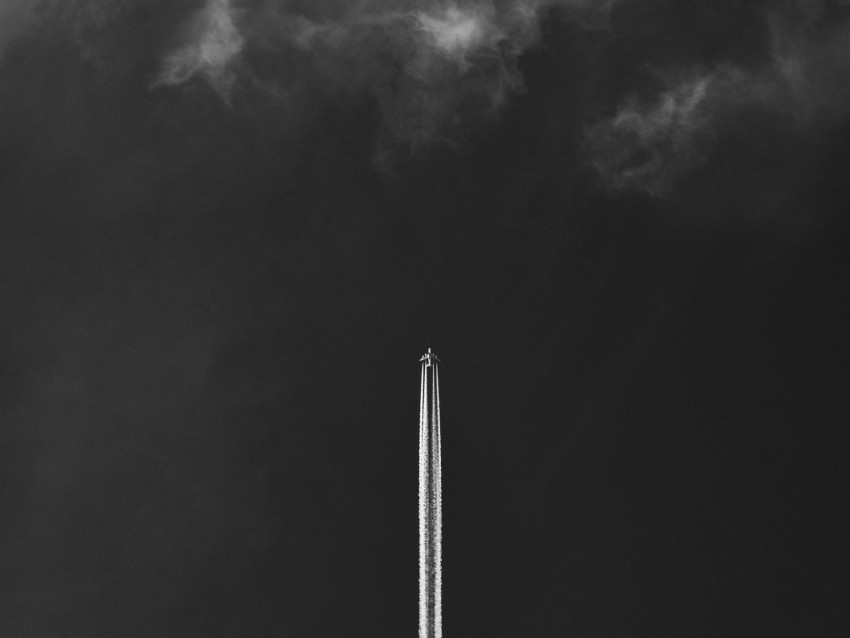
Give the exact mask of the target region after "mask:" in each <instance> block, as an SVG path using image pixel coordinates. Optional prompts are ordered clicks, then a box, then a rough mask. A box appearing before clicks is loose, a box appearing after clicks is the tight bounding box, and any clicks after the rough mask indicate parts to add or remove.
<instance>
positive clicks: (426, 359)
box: [419, 348, 440, 368]
mask: <svg viewBox="0 0 850 638" xmlns="http://www.w3.org/2000/svg"><path fill="white" fill-rule="evenodd" d="M419 360H420V361H424V362H425V367H426V368H429V367H431V363H432V362H434V361H439V360H440V359H439V358H437V355H435V354H434V353H433V352H431V348H428V352H427V353H426V354H423V355H422V358H421V359H419Z"/></svg>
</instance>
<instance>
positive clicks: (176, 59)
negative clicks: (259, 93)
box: [153, 0, 245, 99]
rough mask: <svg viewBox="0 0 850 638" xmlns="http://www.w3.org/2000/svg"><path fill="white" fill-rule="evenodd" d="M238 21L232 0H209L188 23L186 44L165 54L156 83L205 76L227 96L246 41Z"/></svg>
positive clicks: (155, 84)
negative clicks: (234, 66)
mask: <svg viewBox="0 0 850 638" xmlns="http://www.w3.org/2000/svg"><path fill="white" fill-rule="evenodd" d="M236 21H237V16H236V11H235V9H234V8H233V5H232V3H231V0H207V3H206V5H205V6H204V8H203V9H201V11H199V12H198V13H197V15H195V16H194V17H193V18H192V20H191V22H190V24H189V25H188V27H187V36H186V38H185V42H184V43H183V45H182V46H181V47H180V48H178V49H177V50H175V51H173V52H171V53H169V54H168V55H167V56H166V58H165V60H164V63H163V66H162V70H161V72H160V74H159V75H158V77H157V79H156V80H155V81H154V83H153V86H162V85H175V84H182V83H183V82H186V81H187V80H189V79H190V78H192V77H195V76H202V77H204V78H206V79H207V81H209V83H210V84H211V85H212V86H213V87H214V88H215V89H216V91H218V93H219V94H220V95H221V96H222V97H223V98H225V99H228V98H229V95H230V89H231V87H232V85H233V81H234V77H235V72H234V69H233V62H234V60H235V58H236V56H238V55H239V53H240V51H241V50H242V47H243V45H244V44H245V40H244V38H243V37H242V34H241V33H240V32H239V29H238V28H237V26H236Z"/></svg>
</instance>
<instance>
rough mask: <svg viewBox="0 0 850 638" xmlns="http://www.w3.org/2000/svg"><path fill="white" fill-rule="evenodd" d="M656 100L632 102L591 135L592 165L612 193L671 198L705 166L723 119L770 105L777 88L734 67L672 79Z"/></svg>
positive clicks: (594, 128) (591, 130)
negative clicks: (677, 185)
mask: <svg viewBox="0 0 850 638" xmlns="http://www.w3.org/2000/svg"><path fill="white" fill-rule="evenodd" d="M666 84H667V86H668V88H667V89H666V90H664V91H663V92H662V93H661V94H660V95H659V96H658V97H657V98H656V99H655V100H653V101H649V102H641V101H639V100H638V99H637V98H634V97H632V98H630V99H628V100H627V101H626V102H625V103H624V104H622V105H621V106H620V107H619V108H618V110H617V112H616V114H615V115H614V116H613V117H612V118H610V119H608V120H603V121H601V122H598V123H596V124H594V125H592V126H590V127H588V128H587V130H586V133H585V134H586V143H587V146H588V150H589V153H590V158H591V160H590V161H591V163H592V164H593V166H594V167H595V168H596V169H597V171H598V172H599V174H600V176H601V177H602V179H603V181H604V182H605V183H606V184H607V185H608V186H609V187H611V188H615V189H621V188H635V189H640V190H644V191H646V192H648V193H649V194H651V195H654V196H663V195H665V194H666V193H667V192H668V190H669V188H670V187H671V185H672V183H673V182H674V181H675V180H676V179H677V178H678V177H680V176H681V175H683V174H684V173H686V172H688V171H689V170H692V169H695V168H698V167H700V166H702V165H703V164H704V163H705V162H706V160H707V158H708V155H709V153H710V152H711V149H712V141H713V138H714V135H715V127H716V125H717V122H718V120H719V119H720V118H721V116H722V115H723V113H728V112H729V110H730V109H733V108H735V107H737V106H740V105H742V104H747V103H754V102H757V101H760V102H764V101H767V100H769V99H771V97H772V93H773V87H771V86H770V85H769V84H765V83H762V82H760V81H757V80H755V79H754V78H752V77H751V76H750V75H748V74H747V73H745V72H743V71H741V70H740V69H736V68H734V67H722V68H720V69H717V70H715V71H712V72H707V73H690V74H687V75H686V76H685V77H681V78H677V79H676V80H672V79H668V80H667V82H666Z"/></svg>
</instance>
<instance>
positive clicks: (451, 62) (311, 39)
mask: <svg viewBox="0 0 850 638" xmlns="http://www.w3.org/2000/svg"><path fill="white" fill-rule="evenodd" d="M612 4H613V1H612V0H511V1H508V2H497V1H495V0H454V1H451V0H448V1H447V0H426V1H420V2H410V1H404V0H399V1H398V2H388V1H386V0H364V1H361V2H340V1H339V0H332V1H329V0H318V1H317V2H314V3H311V4H310V5H309V6H308V7H307V8H306V9H305V8H301V7H300V5H298V6H296V5H295V4H294V3H292V2H288V1H285V0H284V1H279V2H273V1H266V2H256V3H253V4H249V5H245V7H244V11H245V13H244V16H243V19H242V20H237V19H236V16H235V15H234V9H233V8H232V6H231V5H230V3H229V2H227V1H226V0H209V2H208V3H207V6H206V7H205V8H204V9H203V11H201V12H200V13H199V14H198V15H197V16H196V17H195V18H194V20H193V22H192V27H191V29H190V30H189V32H188V35H187V37H186V38H185V41H184V42H183V43H182V44H181V45H180V46H179V47H178V48H176V49H175V50H174V51H173V52H171V53H169V54H168V55H167V56H166V58H165V62H164V64H163V69H162V72H161V73H160V75H159V77H158V79H157V81H156V83H155V85H157V86H163V85H177V84H181V83H183V82H186V81H188V80H189V79H191V78H193V77H203V78H205V79H206V80H207V81H208V82H210V83H211V84H212V85H213V86H214V87H215V88H216V90H217V91H219V93H221V94H222V95H223V96H224V97H225V98H226V97H227V96H228V95H229V92H230V90H231V88H232V86H233V84H234V82H235V81H237V80H238V79H239V78H242V79H244V80H245V84H246V86H250V87H253V88H257V87H261V88H263V89H265V90H266V91H267V92H268V93H269V94H272V95H275V96H290V97H291V96H292V95H293V94H296V93H298V92H299V91H300V89H301V88H302V87H303V85H304V84H310V83H317V82H321V83H322V84H323V86H324V87H325V88H326V89H330V90H332V91H333V90H352V89H354V90H357V91H364V92H366V93H370V94H371V95H372V96H373V98H374V100H375V102H376V103H377V104H378V108H379V109H380V111H381V114H382V116H383V117H382V133H381V141H380V142H379V147H380V148H379V155H382V156H384V157H386V156H387V155H392V154H395V153H397V152H403V153H407V152H412V151H415V150H416V149H418V148H421V147H422V146H423V145H428V144H433V143H435V142H448V143H454V142H455V141H456V140H457V139H458V137H462V136H463V134H464V131H468V130H469V129H470V125H471V124H472V123H473V120H474V121H478V120H481V119H487V118H488V117H492V116H493V115H494V114H496V113H497V112H498V108H499V107H500V106H501V105H502V104H504V103H505V102H506V101H507V100H508V99H509V97H510V96H511V95H512V94H515V93H517V92H519V91H521V90H522V87H523V80H522V76H521V74H520V72H519V70H518V67H517V59H518V57H519V55H521V53H522V52H523V51H525V50H527V49H528V48H529V47H530V46H532V45H533V44H534V43H535V42H536V41H537V26H538V21H539V19H540V16H541V12H543V11H544V10H546V9H549V8H553V7H556V8H561V9H564V15H565V18H566V19H569V20H574V21H577V22H580V23H583V24H584V23H587V24H588V26H591V25H592V26H598V24H599V16H600V15H606V14H607V12H608V10H609V9H610V7H611V5H612ZM240 6H242V5H240ZM243 47H244V48H246V49H251V50H255V51H259V52H262V54H263V55H265V56H266V59H268V58H275V57H276V59H275V60H274V61H273V62H269V63H268V65H267V66H269V67H274V68H275V69H276V72H269V70H268V68H257V67H254V68H252V67H251V66H250V65H248V64H244V65H241V66H240V68H239V70H238V71H237V65H235V64H234V60H236V59H237V57H238V56H239V53H240V52H241V51H242V49H243ZM293 67H297V68H296V69H293Z"/></svg>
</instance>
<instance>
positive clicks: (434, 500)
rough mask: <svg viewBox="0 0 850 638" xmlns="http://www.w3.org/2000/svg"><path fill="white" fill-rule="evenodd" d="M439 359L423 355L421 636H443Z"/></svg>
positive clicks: (420, 428)
mask: <svg viewBox="0 0 850 638" xmlns="http://www.w3.org/2000/svg"><path fill="white" fill-rule="evenodd" d="M437 365H438V359H437V357H436V356H435V355H434V354H433V353H431V350H430V349H429V350H428V354H426V355H425V356H423V357H422V377H421V381H420V404H419V638H442V635H443V626H442V624H443V623H442V611H443V609H442V593H443V569H442V551H443V535H442V524H443V512H442V489H443V488H442V470H441V459H440V389H439V375H438V372H437Z"/></svg>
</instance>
